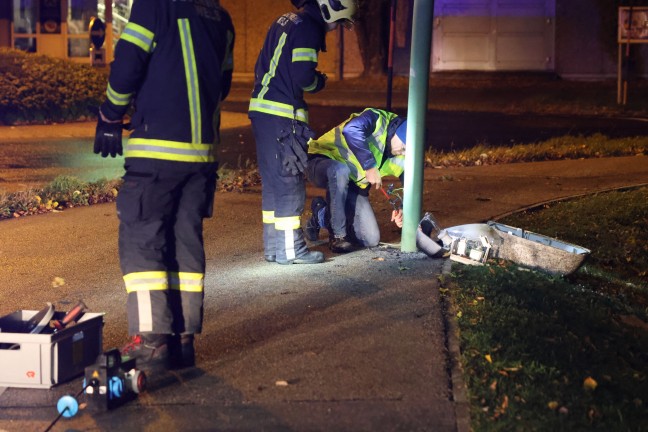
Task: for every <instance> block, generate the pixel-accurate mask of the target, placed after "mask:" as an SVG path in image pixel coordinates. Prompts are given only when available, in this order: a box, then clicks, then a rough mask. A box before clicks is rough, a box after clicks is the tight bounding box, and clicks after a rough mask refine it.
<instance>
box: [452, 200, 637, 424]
mask: <svg viewBox="0 0 648 432" xmlns="http://www.w3.org/2000/svg"><path fill="white" fill-rule="evenodd" d="M502 222H504V223H506V224H509V225H513V226H520V227H523V228H525V229H528V230H531V231H535V232H538V233H541V234H545V235H549V236H552V237H558V238H561V239H563V240H566V241H568V242H572V243H576V244H579V245H581V246H584V247H587V248H589V249H590V250H591V251H592V252H591V255H590V256H589V257H588V259H587V260H586V264H585V266H584V267H582V268H581V269H579V270H578V271H577V272H576V273H574V274H573V275H571V276H569V277H567V278H558V277H551V276H548V275H546V274H543V273H540V272H532V271H527V270H523V269H520V268H518V267H517V266H516V265H513V264H511V263H505V262H499V263H498V262H493V263H491V265H489V266H487V267H470V266H460V265H458V264H455V265H454V266H453V268H452V271H453V273H452V276H453V279H452V280H453V283H452V286H451V289H450V290H449V291H448V293H449V295H450V297H451V301H452V302H453V304H454V307H455V308H456V310H457V311H458V312H457V317H458V318H457V321H458V325H459V328H460V334H461V336H460V343H461V351H462V354H461V358H462V363H463V368H464V378H465V380H466V383H467V385H468V388H469V398H470V406H471V418H472V426H473V428H474V430H475V431H518V430H519V431H547V430H556V431H578V430H597V431H645V430H647V427H648V410H646V404H648V351H647V350H646V347H647V346H648V277H647V273H646V272H647V270H648V253H647V252H648V249H646V248H647V246H646V245H648V230H646V229H645V226H646V222H648V189H646V188H643V189H638V190H630V191H625V192H609V193H601V194H597V195H594V196H590V197H587V198H582V199H578V200H574V201H569V202H563V203H558V204H555V205H552V206H550V207H548V208H544V209H542V210H539V211H534V212H526V213H521V214H516V215H513V216H510V217H508V218H506V219H504V220H502ZM489 360H490V361H489ZM586 380H588V382H589V383H593V382H595V383H596V384H597V385H596V387H595V388H592V386H590V387H587V386H586V385H585V382H586ZM590 380H593V381H590Z"/></svg>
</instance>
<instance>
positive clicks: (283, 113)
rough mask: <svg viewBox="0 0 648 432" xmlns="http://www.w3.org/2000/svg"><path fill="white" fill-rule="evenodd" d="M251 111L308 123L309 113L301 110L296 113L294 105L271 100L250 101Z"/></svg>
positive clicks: (253, 99) (255, 99) (254, 99)
mask: <svg viewBox="0 0 648 432" xmlns="http://www.w3.org/2000/svg"><path fill="white" fill-rule="evenodd" d="M249 111H257V112H262V113H265V114H271V115H276V116H280V117H286V118H289V119H293V118H294V119H297V120H299V121H303V122H304V123H308V111H306V110H305V109H301V108H299V109H298V110H297V111H296V112H295V109H294V108H293V106H292V105H288V104H285V103H281V102H274V101H271V100H265V99H259V98H252V99H250V107H249Z"/></svg>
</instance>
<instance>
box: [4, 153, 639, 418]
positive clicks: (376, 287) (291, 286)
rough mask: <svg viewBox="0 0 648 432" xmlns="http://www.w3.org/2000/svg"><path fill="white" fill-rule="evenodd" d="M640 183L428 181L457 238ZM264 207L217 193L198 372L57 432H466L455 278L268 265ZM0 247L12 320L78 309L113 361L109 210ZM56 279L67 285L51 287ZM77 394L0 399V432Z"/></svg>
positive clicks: (10, 223)
mask: <svg viewBox="0 0 648 432" xmlns="http://www.w3.org/2000/svg"><path fill="white" fill-rule="evenodd" d="M646 183H648V163H646V158H645V157H644V156H637V157H624V158H603V159H588V160H569V161H557V162H539V163H527V164H511V165H501V166H481V167H470V168H454V169H443V170H433V169H428V170H426V171H425V184H424V198H423V207H424V210H428V211H432V212H434V214H435V215H436V216H437V218H438V219H439V221H440V222H441V224H442V225H444V226H450V225H457V224H462V223H469V222H478V221H482V220H486V219H489V218H492V217H493V216H495V215H500V214H503V213H507V212H510V211H514V210H517V209H520V208H523V207H527V206H530V205H534V204H537V203H541V202H544V201H548V200H553V199H559V198H564V197H567V196H573V195H579V194H585V193H591V192H595V191H600V190H607V189H610V188H618V187H624V186H630V185H638V184H646ZM258 192H259V190H258V189H255V190H253V191H251V192H249V193H245V194H236V193H228V194H218V195H217V199H216V212H215V215H214V217H213V218H212V219H209V220H208V221H207V223H206V226H205V245H206V253H207V258H208V264H207V276H206V293H205V297H206V303H205V317H206V320H205V329H204V332H203V334H202V335H200V337H199V338H198V340H197V351H198V367H197V368H194V369H190V370H186V371H182V372H180V373H171V374H169V375H167V376H165V377H162V378H158V379H157V380H156V382H154V383H153V385H152V387H151V388H150V389H149V391H148V392H146V393H145V394H142V395H141V396H140V397H139V398H138V400H136V401H134V402H132V403H129V404H127V405H125V406H123V407H121V408H119V409H116V410H114V411H111V412H108V413H104V414H100V415H95V416H92V415H90V414H88V413H86V412H84V411H81V412H80V413H79V414H78V415H77V416H76V417H74V418H72V419H62V420H60V421H59V423H58V424H57V425H56V426H55V427H54V428H53V430H55V431H63V430H84V431H86V430H101V431H104V430H105V431H109V430H127V431H131V430H133V431H135V430H158V429H161V428H164V429H165V430H168V431H187V430H189V431H194V430H195V431H212V430H218V431H220V430H236V431H257V430H264V431H266V430H267V431H457V430H459V431H465V430H467V425H468V423H469V419H468V416H467V410H466V408H467V406H466V401H465V396H464V395H465V393H464V392H463V389H462V388H461V387H460V386H461V379H460V378H461V377H460V375H457V374H456V372H458V370H457V369H456V364H457V363H456V361H457V359H456V358H455V357H454V356H453V355H456V354H457V350H456V346H457V342H456V339H454V334H453V333H452V332H449V330H448V329H450V328H452V323H453V321H452V320H453V317H452V316H446V315H445V314H444V307H443V304H442V302H441V299H440V296H439V279H438V277H439V275H440V274H441V272H442V269H443V266H444V265H446V264H447V263H446V262H444V261H443V260H438V259H437V260H434V259H430V258H427V257H426V256H424V255H422V254H419V253H412V254H403V253H401V252H400V251H399V250H397V249H396V250H394V249H385V248H374V249H370V250H363V251H359V252H355V253H351V254H348V255H331V254H330V253H329V252H328V250H327V249H326V248H325V245H324V244H323V243H324V242H323V241H321V242H319V243H318V244H315V245H314V246H313V247H314V248H315V249H319V250H322V251H324V252H325V253H326V254H327V262H325V263H324V264H320V265H313V266H297V265H295V266H279V265H276V264H270V263H265V262H264V261H263V259H262V246H261V221H260V217H259V211H260V208H261V207H260V202H261V201H260V200H261V197H260V194H259V193H258ZM316 193H321V191H317V190H314V189H311V188H309V189H308V191H307V194H308V196H309V197H312V196H313V195H314V194H316ZM372 200H375V201H374V202H373V203H374V207H375V209H376V213H377V216H378V218H379V219H380V220H381V221H382V223H381V231H382V237H383V240H384V241H387V242H393V241H398V237H399V234H398V232H397V231H395V230H394V229H393V228H392V227H391V226H390V224H389V222H388V220H389V216H388V215H389V212H390V208H389V206H388V204H387V203H386V202H385V200H384V199H382V198H381V197H380V196H379V195H378V194H373V195H372ZM0 238H2V239H3V241H2V243H1V245H0V259H1V260H2V262H3V265H2V267H1V268H0V278H2V280H5V281H10V283H9V284H6V285H5V287H6V288H5V289H4V290H3V291H0V313H1V314H2V315H5V314H7V313H10V312H12V311H14V310H18V309H38V308H40V307H41V306H42V305H43V304H44V302H46V301H53V302H56V303H57V304H60V305H64V304H65V303H63V302H74V301H75V300H77V299H79V298H82V299H83V300H84V301H85V302H86V304H88V305H89V307H90V308H91V310H92V311H97V312H105V313H106V315H105V328H104V348H106V349H107V348H110V347H114V346H119V345H121V343H122V342H123V341H124V340H125V338H126V334H125V329H126V317H125V310H124V309H125V308H124V302H125V295H124V291H123V283H122V281H121V275H120V273H119V266H118V263H117V249H116V248H117V244H116V243H117V242H116V238H117V217H116V214H115V208H114V204H104V205H97V206H92V207H84V208H76V209H70V210H66V211H64V212H61V213H55V214H48V215H43V216H33V217H26V218H20V219H15V220H6V221H2V222H0ZM54 277H61V278H63V279H64V280H65V285H63V286H52V284H51V282H52V279H53V278H54ZM62 308H63V309H65V306H62ZM449 348H451V349H450V350H449ZM452 372H455V373H454V374H453V373H452ZM80 388H81V380H80V379H77V380H74V381H72V382H69V383H65V384H62V385H59V386H56V387H54V388H53V389H51V390H30V389H18V388H8V389H2V390H0V392H1V394H0V430H7V431H14V430H19V431H27V430H29V431H31V430H44V429H45V428H46V427H47V425H48V424H49V423H50V422H51V421H52V420H53V419H54V418H55V417H56V415H57V411H56V408H55V405H56V402H57V400H58V399H59V398H60V397H61V396H63V395H64V394H66V393H72V394H76V393H77V392H78V391H79V390H80ZM82 400H83V399H82Z"/></svg>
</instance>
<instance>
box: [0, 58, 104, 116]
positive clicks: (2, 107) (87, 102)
mask: <svg viewBox="0 0 648 432" xmlns="http://www.w3.org/2000/svg"><path fill="white" fill-rule="evenodd" d="M106 83H107V76H106V73H105V72H103V71H101V70H97V69H94V68H92V67H91V66H88V65H81V64H77V63H73V62H70V61H68V60H62V59H56V58H52V57H47V56H43V55H38V54H30V53H25V52H22V51H18V50H12V49H7V48H0V123H2V124H21V123H48V122H50V121H66V120H68V121H69V120H79V119H83V118H84V117H85V116H87V115H90V112H89V111H88V107H89V106H93V105H94V106H98V105H99V104H100V102H101V100H103V97H104V96H103V95H104V92H105V89H106Z"/></svg>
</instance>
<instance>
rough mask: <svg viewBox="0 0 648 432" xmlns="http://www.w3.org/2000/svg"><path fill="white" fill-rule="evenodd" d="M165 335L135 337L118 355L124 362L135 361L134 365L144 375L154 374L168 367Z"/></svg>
mask: <svg viewBox="0 0 648 432" xmlns="http://www.w3.org/2000/svg"><path fill="white" fill-rule="evenodd" d="M167 336H168V335H166V334H156V333H143V334H141V335H135V336H133V337H132V338H131V341H130V342H129V343H128V344H126V345H125V346H124V347H123V348H122V349H121V350H120V353H121V355H122V358H124V360H130V359H133V358H134V359H135V365H136V366H137V368H138V369H140V370H142V371H144V372H145V373H146V374H149V375H150V374H154V373H156V372H160V371H162V370H164V369H165V368H166V367H168V365H169V349H168V345H167Z"/></svg>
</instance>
